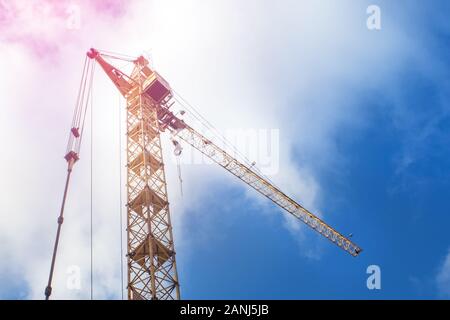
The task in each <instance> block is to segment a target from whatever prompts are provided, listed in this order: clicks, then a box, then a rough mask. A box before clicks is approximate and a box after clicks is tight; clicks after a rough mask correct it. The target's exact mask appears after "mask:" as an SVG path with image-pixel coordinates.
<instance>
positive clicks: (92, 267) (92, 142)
mask: <svg viewBox="0 0 450 320" xmlns="http://www.w3.org/2000/svg"><path fill="white" fill-rule="evenodd" d="M93 74H94V72H93V70H92V75H93ZM92 75H91V85H92ZM89 89H90V93H89V94H90V98H91V165H90V167H91V168H90V169H91V199H90V201H91V212H90V220H91V221H90V227H91V234H90V246H91V248H90V259H91V260H90V267H91V275H90V276H91V279H90V280H91V282H90V289H91V290H90V293H91V300H93V299H94V249H93V247H94V246H93V185H94V183H93V167H94V165H93V163H94V155H93V154H94V108H93V107H92V105H93V102H92V100H93V98H92V95H93V93H92V86H91V87H90V88H89ZM83 122H84V120H83Z"/></svg>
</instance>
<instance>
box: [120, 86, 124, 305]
mask: <svg viewBox="0 0 450 320" xmlns="http://www.w3.org/2000/svg"><path fill="white" fill-rule="evenodd" d="M121 115H122V109H121V106H120V94H119V203H120V206H119V229H120V289H121V291H120V292H121V297H122V300H123V268H124V264H123V262H124V259H123V257H124V256H123V230H122V221H123V213H122V132H121V128H122V117H121Z"/></svg>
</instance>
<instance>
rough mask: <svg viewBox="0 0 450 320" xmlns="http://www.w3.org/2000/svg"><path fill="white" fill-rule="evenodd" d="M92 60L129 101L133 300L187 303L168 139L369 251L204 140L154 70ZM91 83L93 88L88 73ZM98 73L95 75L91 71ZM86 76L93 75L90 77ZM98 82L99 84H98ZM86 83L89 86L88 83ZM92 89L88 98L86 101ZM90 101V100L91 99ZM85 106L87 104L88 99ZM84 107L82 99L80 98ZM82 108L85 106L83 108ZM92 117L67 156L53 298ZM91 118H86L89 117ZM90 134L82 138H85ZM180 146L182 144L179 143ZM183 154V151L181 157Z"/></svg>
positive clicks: (73, 137)
mask: <svg viewBox="0 0 450 320" xmlns="http://www.w3.org/2000/svg"><path fill="white" fill-rule="evenodd" d="M86 59H87V60H90V61H96V62H97V63H98V65H100V67H101V68H102V69H103V71H104V72H105V73H106V75H107V76H108V77H109V78H110V80H111V81H112V82H113V83H114V85H115V86H116V88H117V89H118V90H119V92H120V94H121V95H122V96H123V97H124V98H125V99H126V110H127V119H126V133H127V134H126V136H127V148H126V159H127V180H126V181H127V183H126V188H127V205H126V207H127V222H126V223H127V226H126V232H127V255H126V256H127V271H128V272H127V273H128V274H127V291H128V299H133V300H150V299H160V300H170V299H179V298H180V287H179V282H178V273H177V264H176V259H175V246H174V240H173V233H172V223H171V219H170V211H169V201H168V196H167V185H166V174H165V168H164V162H163V156H162V146H161V137H160V135H161V133H163V132H169V133H170V134H171V136H172V141H173V142H174V144H175V145H176V146H178V145H179V142H178V140H180V141H184V142H185V143H186V144H188V145H190V146H192V147H193V148H194V149H196V150H198V151H200V152H201V153H202V154H203V155H205V156H207V157H208V158H210V159H211V160H212V161H213V162H214V163H216V164H218V165H220V166H221V167H222V168H224V169H225V170H227V171H228V172H230V173H231V174H233V175H234V176H236V177H237V178H239V179H240V180H241V181H243V182H244V183H246V184H247V185H249V186H250V187H252V188H253V189H255V190H256V191H258V192H259V193H261V194H262V195H264V196H265V197H267V198H269V199H270V200H271V201H272V202H274V203H275V204H276V205H278V206H279V207H280V208H282V209H284V210H286V211H287V212H288V213H290V214H291V215H293V216H294V217H295V218H297V219H299V220H300V221H302V222H303V223H305V224H306V225H307V226H308V227H310V228H311V229H313V230H314V231H316V232H317V233H319V234H320V235H321V236H323V237H325V238H326V239H328V240H329V241H330V242H332V243H334V244H335V245H336V246H337V247H339V248H340V249H342V250H344V251H346V252H347V253H349V254H350V255H352V256H354V257H356V256H358V255H359V254H360V252H361V251H362V249H361V248H360V247H359V246H358V245H356V244H355V243H353V242H352V241H351V240H350V239H349V238H350V237H346V236H344V235H342V234H341V233H339V232H338V231H337V230H335V229H334V228H333V227H331V226H329V225H328V224H327V223H326V222H324V221H323V220H322V219H320V218H319V217H317V216H316V215H314V214H313V213H312V212H310V211H309V210H307V209H306V208H305V207H303V206H302V205H301V204H299V203H298V202H296V201H295V200H293V199H292V198H291V197H289V196H288V195H286V194H285V193H284V192H283V191H282V190H280V189H279V188H278V187H277V186H275V184H273V183H272V182H271V181H269V179H268V178H265V177H264V176H263V175H262V174H261V173H260V172H259V171H258V170H256V168H255V167H254V163H252V164H251V165H248V164H245V163H243V162H241V161H239V160H237V159H236V158H235V157H233V156H232V155H231V154H230V153H229V152H227V151H225V150H223V149H222V148H221V147H219V146H218V145H217V144H216V143H214V142H213V141H212V140H210V139H208V138H207V137H205V136H204V135H203V134H201V133H199V132H198V131H197V130H195V129H194V128H193V127H191V126H190V124H188V123H186V122H185V120H184V119H182V118H181V117H180V116H178V115H176V114H174V112H173V111H171V107H172V105H173V103H174V102H173V100H174V99H173V97H174V91H173V90H172V89H171V87H170V85H169V83H168V82H167V81H166V80H165V79H164V78H163V77H162V76H161V75H160V74H159V73H158V72H156V71H155V70H153V69H152V68H151V67H150V66H149V62H148V60H147V59H146V58H144V57H143V56H140V57H138V58H136V59H134V58H133V59H130V58H128V57H124V56H120V55H116V54H112V53H108V52H104V51H99V50H96V49H93V48H91V49H90V50H89V51H88V52H87V58H86ZM107 59H119V60H124V61H128V62H130V63H132V64H133V70H132V72H131V73H130V74H126V73H125V72H123V71H121V70H120V69H118V68H116V67H115V66H113V65H112V63H110V62H108V61H107ZM85 70H87V71H86V75H84V76H83V77H84V79H85V80H84V81H85V83H86V81H88V79H89V76H88V75H87V73H88V71H89V69H87V68H86V64H85ZM91 70H92V68H91ZM83 74H85V72H83ZM91 81H92V76H91ZM82 83H83V80H82ZM85 91H86V89H83V90H81V89H80V92H82V96H83V95H86V93H85ZM87 95H88V94H87ZM81 100H83V97H82V98H81ZM79 101H80V97H79ZM80 103H81V102H79V104H80ZM85 113H86V112H85V111H84V113H83V111H82V110H81V111H76V114H77V115H76V117H75V118H76V119H78V120H77V121H78V122H77V121H74V123H75V124H73V127H72V128H71V133H70V138H69V146H68V150H67V154H66V157H65V158H66V160H67V162H68V178H67V181H66V186H65V192H64V198H63V205H62V209H61V213H60V219H58V232H57V238H56V241H55V249H54V254H53V259H52V265H51V271H50V277H49V283H48V286H47V288H46V298H47V299H48V298H49V296H50V294H51V279H52V273H53V268H54V263H55V256H56V249H57V246H58V241H59V234H60V230H61V225H62V213H63V210H64V203H65V198H66V195H67V187H68V181H69V177H70V173H71V171H72V168H73V166H74V163H75V162H76V161H78V159H79V154H78V153H79V146H80V143H81V134H80V128H79V127H80V125H77V123H78V124H82V122H84V120H82V119H83V118H84V116H85ZM83 114H84V115H83ZM81 132H82V130H81ZM176 139H178V140H176ZM179 150H180V149H178V151H179Z"/></svg>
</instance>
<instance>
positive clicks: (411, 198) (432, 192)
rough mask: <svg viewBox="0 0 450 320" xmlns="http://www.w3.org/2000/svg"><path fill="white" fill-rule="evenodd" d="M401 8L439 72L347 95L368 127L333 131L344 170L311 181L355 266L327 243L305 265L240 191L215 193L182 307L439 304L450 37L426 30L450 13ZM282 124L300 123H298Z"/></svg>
mask: <svg viewBox="0 0 450 320" xmlns="http://www.w3.org/2000/svg"><path fill="white" fill-rule="evenodd" d="M408 6H411V7H412V6H417V7H415V8H414V10H418V11H422V12H423V15H422V14H421V15H418V16H415V17H416V18H418V19H415V21H416V23H417V24H418V25H417V26H415V28H414V31H416V30H419V34H418V36H419V37H421V36H426V37H427V39H426V40H425V41H424V44H426V45H428V46H429V48H428V49H429V52H428V54H429V57H428V58H429V59H433V60H435V61H437V62H438V63H439V69H438V70H436V72H435V73H433V74H432V75H429V74H423V73H422V72H421V70H418V69H419V68H416V66H415V65H410V66H408V67H404V68H402V70H401V72H399V73H397V74H389V73H387V76H388V81H389V82H390V83H389V91H388V92H386V91H385V90H384V87H383V88H381V89H380V88H377V87H374V88H370V89H366V88H363V89H362V90H359V89H360V88H358V87H355V91H354V92H355V95H356V97H354V101H355V102H354V103H357V104H360V105H365V107H366V110H369V111H366V114H365V115H364V117H365V124H364V125H363V127H362V128H357V129H354V128H348V127H346V126H345V125H344V126H342V127H341V128H339V130H336V131H335V133H334V135H333V141H334V143H335V147H336V149H337V150H338V152H339V155H340V157H342V159H340V161H339V164H338V165H337V167H334V168H328V170H320V168H319V169H318V170H317V175H316V177H318V181H319V183H320V185H321V186H322V190H321V191H322V194H321V196H320V200H319V202H320V208H321V209H322V210H324V211H325V210H327V211H332V212H337V213H338V216H337V217H330V218H329V219H328V220H327V221H329V223H330V224H332V225H335V226H337V227H338V228H339V229H340V230H345V231H346V232H347V233H349V232H353V233H354V239H355V241H357V243H359V244H360V245H361V246H362V247H363V248H364V252H363V253H362V254H361V255H360V256H359V257H358V258H352V257H349V256H347V255H345V254H343V253H342V252H340V251H339V250H337V249H336V248H334V247H333V246H332V245H331V244H328V243H327V247H326V248H325V249H324V252H323V254H322V255H321V257H320V259H318V260H311V259H308V258H305V257H304V256H302V254H301V253H300V252H298V251H297V250H295V249H294V248H295V246H296V243H295V241H294V240H293V239H292V237H291V236H290V235H289V234H288V233H286V232H285V230H284V228H283V226H282V223H281V222H280V220H279V219H277V218H276V217H273V216H270V217H269V218H267V217H263V218H261V215H260V213H259V212H258V211H259V210H260V208H255V207H254V206H252V205H249V204H248V203H247V201H246V199H245V197H243V196H242V193H241V191H240V190H241V189H240V188H239V187H228V186H217V187H215V188H214V189H213V190H210V191H209V194H210V198H209V200H207V201H206V202H205V203H204V206H202V207H201V209H200V210H205V211H207V212H208V215H209V216H210V217H208V219H207V220H208V221H211V222H210V223H209V224H208V232H209V233H210V234H213V235H214V236H212V237H211V238H209V239H208V242H207V243H205V242H204V241H203V240H202V239H201V238H198V239H197V241H194V244H195V246H196V249H193V253H192V254H191V256H190V257H189V259H187V264H188V268H187V269H185V270H182V271H181V272H180V273H181V279H185V281H188V282H189V283H192V285H191V286H183V287H182V288H183V292H184V296H185V297H189V298H204V297H208V298H244V299H245V298H276V299H296V298H302V299H309V298H326V299H329V298H338V299H345V298H357V299H360V298H364V299H374V298H375V299H378V298H387V299H392V298H405V299H417V298H426V299H433V298H442V297H445V295H444V294H443V293H442V292H440V291H439V289H438V287H439V285H438V284H437V283H436V273H437V272H438V268H439V266H440V265H441V264H442V263H443V260H444V259H445V256H446V254H447V250H448V247H449V237H448V226H449V224H450V216H449V210H450V208H449V202H448V190H449V186H450V173H449V170H448V168H449V166H450V149H449V148H448V145H449V142H450V135H449V129H448V128H449V124H450V117H449V105H448V98H449V94H450V87H449V79H450V78H449V76H450V74H449V73H450V58H449V56H448V52H450V51H449V42H448V39H449V35H450V34H449V29H448V25H447V26H446V28H443V27H441V26H439V25H438V23H436V21H434V19H433V18H432V17H433V15H438V13H437V12H435V11H433V9H432V8H431V7H433V8H434V9H435V10H436V11H437V10H438V9H437V8H440V9H439V11H441V12H445V10H444V8H447V9H448V4H446V3H445V2H440V3H437V1H433V2H432V3H430V4H429V6H430V8H429V7H428V5H427V4H425V3H424V2H421V3H420V4H419V3H418V2H414V4H413V2H409V4H408ZM421 6H422V8H421V9H419V8H418V7H421ZM386 7H389V6H388V5H387V4H386ZM382 8H383V7H382ZM385 10H386V9H385ZM390 10H393V11H392V12H391V13H390V16H391V17H393V16H395V14H396V10H397V11H398V10H400V11H402V10H404V7H402V5H401V4H400V3H398V6H396V7H395V6H392V7H390ZM406 11H408V10H406ZM447 12H449V11H448V10H447ZM382 32H385V31H382ZM398 58H400V59H401V57H398ZM432 63H434V62H432ZM325 90H326V89H325ZM392 92H395V99H393V98H392V96H391V93H392ZM292 102H293V103H294V104H295V96H294V97H293V98H292ZM336 107H337V108H339V105H337V106H336ZM399 109H401V110H399ZM396 112H398V114H396ZM290 117H292V118H291V119H292V121H294V122H295V121H296V120H300V119H296V117H295V113H293V114H291V115H290ZM294 154H295V155H296V156H295V159H296V160H295V163H296V164H297V165H298V166H301V165H302V158H305V157H306V158H307V157H308V156H303V155H302V152H301V150H295V151H294ZM404 157H408V159H409V160H408V162H407V163H403V161H404ZM306 161H308V160H306ZM281 170H283V168H281ZM224 174H225V173H224ZM217 198H220V202H217V201H218V200H217ZM222 202H223V203H226V204H227V205H223V204H221V203H222ZM265 210H273V211H276V210H277V209H276V208H275V207H274V206H269V207H268V208H267V209H265ZM190 214H191V215H192V216H191V219H189V220H190V221H189V222H188V223H187V228H188V229H187V230H188V231H187V232H190V233H191V234H192V235H191V237H193V238H194V239H196V236H195V234H196V230H197V229H198V227H199V225H202V224H204V222H203V221H201V220H202V219H203V217H198V216H197V215H196V214H195V212H190ZM344 216H345V217H344ZM311 237H316V235H315V234H314V233H313V232H309V233H308V235H307V240H304V241H305V242H307V241H308V240H309V239H310V238H311ZM180 257H183V255H182V253H181V254H180ZM371 264H376V265H379V266H380V267H381V272H382V289H381V290H379V291H378V290H368V289H367V287H366V279H367V277H368V275H367V274H366V268H367V266H368V265H371ZM446 285H449V283H448V282H447V283H446ZM441 289H442V288H441ZM447 292H448V289H447ZM447 297H448V296H447Z"/></svg>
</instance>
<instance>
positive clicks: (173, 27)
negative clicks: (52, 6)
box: [0, 0, 450, 299]
mask: <svg viewBox="0 0 450 320" xmlns="http://www.w3.org/2000/svg"><path fill="white" fill-rule="evenodd" d="M44 2H45V1H44ZM112 2H114V1H112ZM281 2H282V4H278V2H277V4H275V3H270V2H268V1H267V2H261V1H246V2H242V1H237V0H236V1H222V2H219V1H218V2H214V3H212V2H211V3H207V4H205V3H204V2H202V1H194V0H193V1H190V2H187V1H175V0H170V1H130V2H127V4H124V3H122V2H120V1H118V2H114V3H116V4H117V8H118V9H117V10H110V12H109V13H105V14H104V15H99V14H98V12H97V11H95V10H97V9H94V8H90V7H89V5H86V3H84V2H77V1H75V3H78V4H79V5H80V6H81V14H82V15H81V17H82V20H81V25H80V28H79V29H75V30H70V31H68V30H66V29H64V28H60V29H58V28H54V26H55V25H58V23H62V25H64V20H58V19H62V18H61V17H59V18H55V19H48V17H40V16H39V14H37V15H35V16H34V18H33V19H34V20H32V21H30V20H29V16H28V15H25V14H24V15H23V16H20V15H19V17H21V20H20V21H17V22H16V23H15V22H14V20H12V22H11V21H9V22H8V23H10V25H8V26H7V27H6V21H7V20H2V16H1V15H0V22H2V21H5V28H3V31H0V36H1V37H0V68H1V69H2V70H6V73H7V74H27V75H28V77H26V78H20V79H19V78H17V77H12V78H11V79H8V81H6V80H5V79H6V78H5V79H4V80H0V96H1V97H2V98H3V100H4V101H5V106H7V107H5V108H1V111H0V130H1V134H2V136H6V135H7V136H8V137H11V139H8V140H7V141H5V146H4V147H5V149H8V150H10V152H11V154H12V155H13V156H11V157H7V158H5V157H3V158H2V159H0V161H1V162H0V168H1V171H0V172H1V175H2V176H3V177H4V179H2V181H1V182H0V200H1V201H0V203H1V209H2V210H0V218H1V219H2V222H1V224H0V241H1V242H0V243H1V245H0V255H1V256H2V257H3V258H4V260H3V261H6V260H8V261H10V263H8V264H7V263H4V262H3V263H0V298H2V299H5V298H12V299H23V298H28V299H40V298H42V297H43V289H44V286H45V282H46V278H47V274H48V266H49V263H50V260H49V259H50V254H51V245H52V243H53V236H54V230H55V228H56V225H55V217H56V214H57V211H58V207H59V201H60V194H61V188H60V187H61V185H62V183H63V180H64V173H65V169H66V168H65V163H64V161H63V160H61V158H62V152H63V151H64V148H65V139H66V132H67V130H68V125H69V123H70V116H71V112H72V106H73V103H72V101H75V97H76V89H77V88H78V81H79V77H80V74H81V67H82V65H81V63H82V58H83V55H84V53H85V51H86V49H87V48H89V47H90V46H95V47H98V48H102V49H108V50H111V51H114V52H122V53H125V54H140V53H142V52H144V53H146V54H149V56H150V58H151V60H152V64H153V66H154V67H155V68H156V69H157V70H158V71H159V72H160V73H161V74H163V75H164V76H165V78H166V79H167V80H168V81H169V83H170V84H171V86H172V87H173V88H175V90H176V91H177V92H180V93H181V94H182V96H183V97H185V98H187V100H188V101H189V102H190V103H192V104H193V105H195V106H196V108H197V109H198V110H199V111H200V112H201V113H202V114H203V115H204V116H205V117H206V118H207V119H208V120H210V122H212V123H213V124H214V125H215V126H217V127H218V128H220V129H222V130H225V131H226V130H228V129H236V128H244V129H245V128H253V129H255V128H256V129H264V130H265V129H277V130H279V134H280V140H279V150H278V151H279V165H280V170H279V172H277V173H276V174H274V175H271V179H273V180H274V181H275V182H276V183H277V185H279V186H280V187H281V189H283V190H285V191H286V193H288V194H289V195H292V197H293V198H295V199H296V200H298V201H300V202H301V203H302V204H305V206H306V207H308V208H310V209H311V210H312V211H314V212H317V213H318V214H320V215H321V216H322V217H323V218H324V220H325V221H326V222H327V223H329V224H330V225H332V226H333V227H335V228H336V229H337V230H339V231H340V232H342V233H343V234H349V233H353V234H354V236H353V240H354V241H355V242H356V243H358V244H359V245H360V246H361V247H362V248H363V249H364V251H363V253H362V254H361V255H360V256H359V257H357V258H353V257H351V256H349V255H348V254H346V253H345V252H343V251H341V250H339V248H337V247H336V246H334V245H332V244H331V243H329V242H328V241H326V240H325V239H322V238H321V237H320V236H319V235H317V234H316V233H315V232H313V231H311V230H309V229H307V228H306V227H304V226H302V225H301V224H298V225H297V224H295V223H293V222H292V220H290V219H287V218H286V217H285V216H284V215H283V214H282V212H281V211H280V210H279V209H277V208H276V207H275V205H273V204H272V203H270V202H269V201H267V200H264V199H262V196H260V195H258V194H256V193H255V192H253V191H251V190H249V188H246V187H245V186H244V185H242V183H240V181H238V180H237V179H236V178H234V177H233V176H231V175H230V174H229V173H227V172H225V171H224V170H223V169H222V168H216V167H214V166H208V165H189V164H183V165H182V174H183V184H184V185H183V189H184V195H183V197H181V194H180V192H179V185H178V180H177V172H176V166H175V164H174V163H173V161H171V160H170V154H171V153H172V150H171V149H170V147H167V148H166V150H165V152H166V167H167V174H168V180H169V197H170V200H171V205H172V208H171V210H172V211H171V212H172V216H173V223H174V232H175V244H176V248H177V264H178V269H179V276H180V282H181V294H182V298H186V299H200V298H202V299H214V298H220V299H225V298H236V299H238V298H249V299H258V298H266V299H271V298H274V299H313V298H325V299H331V298H332V299H334V298H336V299H346V298H356V299H366V298H367V299H382V298H385V299H393V298H406V299H417V298H426V299H436V298H449V297H450V241H449V237H448V227H449V225H450V215H449V211H450V202H449V199H448V194H449V192H448V190H449V184H450V173H449V170H448V168H449V165H450V149H449V148H448V145H449V142H450V131H449V126H450V107H449V103H448V101H449V98H450V80H449V79H450V74H449V73H450V57H449V55H448V53H449V52H450V50H449V49H450V44H449V41H448V40H449V36H450V23H449V22H448V17H447V15H448V13H449V12H450V5H449V3H448V1H438V0H434V1H429V2H424V1H395V2H393V1H358V2H356V1H339V2H338V1H321V2H320V3H318V2H317V1H312V0H311V1H291V0H284V2H283V1H281ZM49 3H51V2H49ZM64 4H65V2H64V1H61V4H60V6H64ZM371 4H375V5H378V6H379V7H380V9H381V26H382V29H381V30H379V31H369V30H368V29H367V28H366V19H367V17H368V15H367V13H366V8H367V6H369V5H371ZM59 9H61V8H59ZM18 12H19V13H20V12H21V11H20V7H19V10H18ZM58 12H60V11H58ZM62 12H64V10H63V11H62ZM92 17H95V19H93V18H92ZM38 18H42V21H41V23H38V22H39V19H38ZM45 21H49V23H48V25H47V24H46V23H45ZM19 22H20V23H19ZM50 22H51V23H50ZM112 28H114V30H115V32H114V35H115V36H114V37H112V36H111V30H112ZM23 39H25V40H26V41H25V40H23ZM35 40H36V41H37V42H36V41H35ZM30 43H32V45H31V46H30ZM36 43H39V45H38V46H36ZM46 51H48V54H46V55H43V54H42V52H46ZM42 83H46V88H45V90H43V88H42V85H41V84H42ZM23 87H26V88H27V89H28V90H27V95H23V92H21V91H20V90H19V88H23ZM114 90H115V88H114V87H113V86H112V85H111V83H109V80H108V79H107V78H106V77H105V76H104V75H103V74H101V73H97V74H96V77H95V87H94V96H95V99H94V100H95V101H94V105H95V111H94V116H95V119H96V121H97V122H96V130H95V133H94V141H95V145H96V149H95V154H94V159H95V160H94V167H95V173H94V182H95V183H94V185H95V190H94V195H95V203H94V208H95V218H94V221H95V227H94V230H95V234H94V239H95V241H94V242H95V253H96V255H95V261H94V269H95V270H94V275H95V292H96V298H114V299H117V298H120V264H119V263H118V262H119V256H118V255H119V243H120V242H119V240H120V239H119V235H118V228H119V226H118V222H119V221H118V213H119V210H118V207H119V206H118V200H117V201H111V199H118V196H119V192H118V190H119V187H118V186H119V183H118V182H119V172H120V171H119V170H120V168H119V157H120V156H119V155H118V152H117V150H118V148H119V142H118V137H119V133H120V132H118V131H120V130H122V133H123V128H122V129H119V127H118V116H119V108H118V106H117V105H118V100H119V98H118V94H117V92H115V91H114ZM49 92H52V94H51V95H50V94H48V93H49ZM36 101H39V103H38V104H37V103H36ZM61 101H63V102H66V101H69V102H70V103H67V104H66V103H61ZM31 106H32V107H31ZM111 106H113V107H111ZM121 106H123V102H122V105H121ZM31 115H32V116H31ZM122 115H123V110H122ZM122 119H124V118H123V117H122ZM42 128H45V130H43V129H42ZM30 137H36V139H33V140H31V141H30ZM85 141H88V139H86V140H85ZM166 142H167V141H166ZM24 146H26V148H24ZM168 146H170V144H169V145H168ZM83 148H84V149H82V153H83V158H82V161H80V162H79V163H78V164H77V167H76V171H75V174H74V179H73V181H72V185H71V192H72V193H71V194H70V197H69V200H68V204H67V213H66V221H67V223H66V224H65V225H64V233H63V240H62V242H61V251H60V252H61V254H60V256H59V257H58V259H59V260H58V264H59V265H58V268H57V271H56V272H57V273H56V275H55V290H54V294H55V297H56V298H62V299H80V298H89V280H88V279H89V276H88V275H89V209H88V208H89V206H90V203H89V179H90V176H89V175H90V171H89V161H88V160H89V144H88V143H85V145H84V146H83ZM186 149H187V146H186ZM184 152H187V150H186V151H184ZM30 153H32V154H33V155H34V157H35V158H34V161H28V159H29V154H30ZM122 159H123V158H122ZM123 173H124V170H122V174H123ZM43 176H44V177H46V178H45V179H43V178H42V177H43ZM11 181H12V182H11ZM21 181H27V183H28V187H29V188H30V189H31V190H33V193H32V195H29V198H27V199H26V200H24V198H23V196H22V195H23V184H22V183H21ZM49 195H51V196H50V197H49ZM9 212H17V214H15V215H10V214H9ZM19 230H20V232H18V231H19ZM24 252H27V253H28V254H27V255H25V254H23V253H24ZM30 261H33V263H30ZM72 265H77V266H80V268H81V271H82V288H81V290H78V291H73V290H72V291H70V290H68V289H67V288H66V287H65V282H66V272H65V270H66V269H67V267H68V266H72ZM369 265H379V266H380V268H381V285H382V288H381V290H368V289H367V287H366V279H367V277H368V275H367V274H366V268H367V267H368V266H369Z"/></svg>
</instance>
